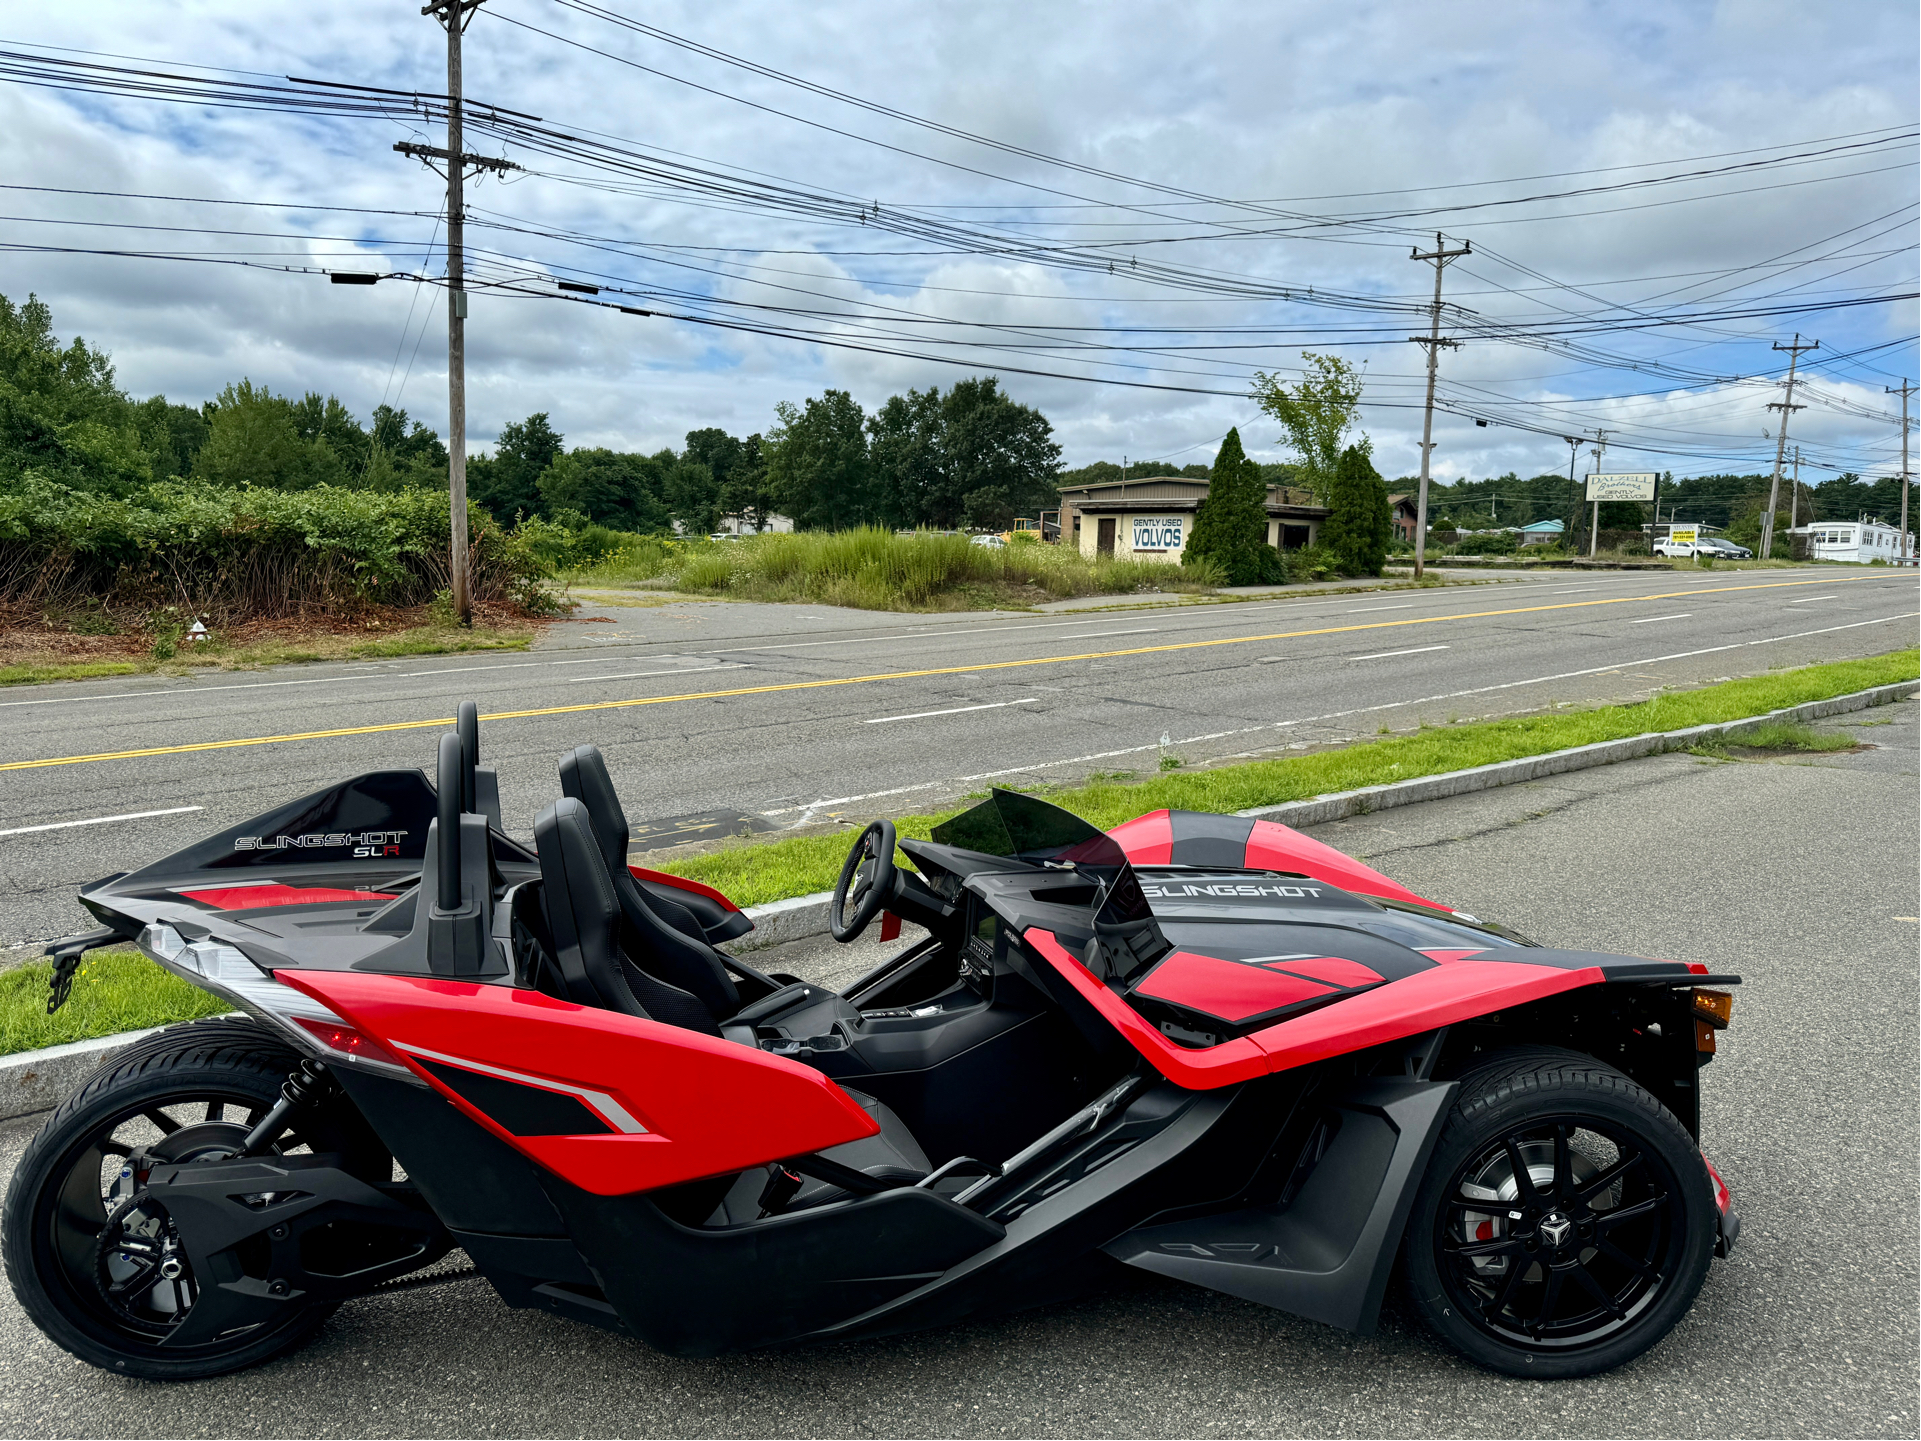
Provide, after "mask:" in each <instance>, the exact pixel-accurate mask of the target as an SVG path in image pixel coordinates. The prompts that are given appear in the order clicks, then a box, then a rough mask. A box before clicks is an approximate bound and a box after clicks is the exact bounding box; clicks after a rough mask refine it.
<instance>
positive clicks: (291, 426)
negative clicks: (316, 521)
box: [193, 380, 358, 490]
mask: <svg viewBox="0 0 1921 1441" xmlns="http://www.w3.org/2000/svg"><path fill="white" fill-rule="evenodd" d="M310 399H315V400H318V397H310ZM334 403H335V404H336V405H338V404H339V402H338V401H336V402H334ZM316 411H317V412H318V415H317V416H316ZM325 418H326V403H325V402H324V401H323V402H320V403H319V405H318V406H306V405H305V404H304V403H303V405H302V406H301V407H300V408H299V409H298V410H296V407H295V405H294V403H293V402H292V401H290V400H288V399H287V398H286V397H285V396H284V395H275V394H274V393H273V392H272V391H271V390H269V389H267V387H266V386H264V385H255V384H254V383H253V382H252V381H251V380H241V381H239V382H238V383H237V384H234V385H229V386H228V387H227V388H226V389H225V390H223V391H221V392H220V398H219V399H218V400H217V401H215V402H214V404H213V407H212V413H211V415H210V416H209V423H208V426H207V439H206V443H205V444H203V445H202V446H201V447H200V450H199V452H198V453H197V454H196V455H195V456H194V462H193V473H194V477H195V478H196V479H198V480H205V481H210V482H211V483H213V484H215V485H226V486H241V485H260V486H269V487H272V488H273V489H275V490H306V489H309V488H310V487H312V486H316V485H327V484H335V485H337V484H339V483H341V482H342V481H344V480H346V479H348V478H349V474H348V471H347V468H346V465H345V463H344V462H343V461H342V459H341V457H340V456H339V455H338V454H337V453H336V452H335V451H334V449H333V447H332V446H331V445H330V444H329V443H328V441H327V438H326V435H325V433H324V430H323V429H322V427H321V425H320V424H318V423H316V422H317V421H318V422H324V420H325ZM347 419H348V423H349V424H351V423H352V417H351V416H349V417H348V418H347ZM303 421H306V422H308V423H309V424H308V433H307V434H304V435H303V434H302V422H303ZM355 428H356V429H358V426H356V427H355Z"/></svg>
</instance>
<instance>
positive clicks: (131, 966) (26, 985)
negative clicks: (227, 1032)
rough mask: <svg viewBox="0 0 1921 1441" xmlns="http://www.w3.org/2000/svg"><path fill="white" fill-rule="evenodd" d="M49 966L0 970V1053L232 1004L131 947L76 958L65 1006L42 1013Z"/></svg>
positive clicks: (212, 1012)
mask: <svg viewBox="0 0 1921 1441" xmlns="http://www.w3.org/2000/svg"><path fill="white" fill-rule="evenodd" d="M52 970H53V963H52V962H51V961H30V962H28V963H27V964H26V965H24V966H20V967H18V968H16V969H14V970H11V971H5V972H0V1055H7V1056H10V1055H12V1054H13V1053H14V1052H15V1051H37V1050H39V1049H40V1048H41V1047H42V1046H58V1045H63V1044H65V1043H66V1042H68V1041H90V1040H92V1039H93V1038H94V1037H96V1036H112V1035H117V1034H118V1033H120V1032H121V1031H140V1030H145V1029H146V1028H147V1027H148V1026H164V1025H167V1024H169V1023H171V1022H173V1021H190V1020H192V1019H193V1018H194V1017H196V1016H218V1015H223V1014H225V1013H226V1012H228V1011H231V1010H232V1009H233V1007H232V1006H231V1005H229V1004H228V1003H227V1002H226V1001H223V1000H221V999H220V997H218V996H213V995H209V994H208V993H207V992H205V991H202V990H198V989H196V988H195V987H193V986H190V985H188V984H187V983H186V982H185V981H183V980H181V979H180V978H179V977H178V976H175V975H172V974H170V973H168V972H166V971H163V970H161V969H160V967H158V966H156V965H155V964H154V963H153V962H152V961H150V960H148V959H147V958H146V957H145V956H143V955H141V954H140V953H139V952H138V951H93V952H90V953H89V954H88V955H87V957H86V959H84V960H83V961H81V963H80V974H79V975H78V976H76V977H75V978H74V983H73V994H72V995H71V996H69V997H68V998H67V1003H66V1005H64V1006H62V1007H61V1008H60V1009H59V1010H58V1011H55V1012H54V1013H53V1014H52V1015H51V1016H50V1015H48V1014H47V979H48V977H49V975H51V973H52Z"/></svg>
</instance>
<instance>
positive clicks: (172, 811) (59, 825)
mask: <svg viewBox="0 0 1921 1441" xmlns="http://www.w3.org/2000/svg"><path fill="white" fill-rule="evenodd" d="M205 809H206V807H205V806H170V807H168V808H167V809H166V810H164V811H129V812H128V813H127V814H126V815H124V816H93V817H91V818H89V819H87V820H84V821H55V822H53V823H52V824H51V825H45V826H15V827H14V828H13V829H12V830H10V831H0V836H24V835H26V834H28V833H29V832H31V831H64V830H69V829H71V828H72V827H74V826H105V825H112V824H113V823H114V822H115V821H144V820H146V819H148V818H149V817H151V816H184V815H185V814H186V813H187V812H188V811H198V810H205Z"/></svg>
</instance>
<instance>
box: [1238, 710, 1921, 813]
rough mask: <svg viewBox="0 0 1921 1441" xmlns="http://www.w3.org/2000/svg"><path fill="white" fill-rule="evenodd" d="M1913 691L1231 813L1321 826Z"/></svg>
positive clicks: (1832, 712)
mask: <svg viewBox="0 0 1921 1441" xmlns="http://www.w3.org/2000/svg"><path fill="white" fill-rule="evenodd" d="M1917 691H1921V682H1917V681H1911V680H1910V681H1898V682H1896V683H1895V684H1893V685H1878V686H1874V687H1872V688H1870V689H1868V690H1861V691H1855V692H1853V693H1852V694H1850V695H1839V696H1831V697H1830V698H1828V699H1827V700H1817V701H1809V702H1808V703H1807V704H1806V705H1797V706H1788V707H1785V708H1784V709H1782V710H1775V711H1769V712H1768V713H1767V714H1766V715H1759V716H1749V717H1747V718H1746V719H1745V720H1736V721H1720V722H1716V723H1715V724H1713V725H1701V726H1689V727H1688V728H1687V729H1685V730H1676V731H1650V732H1649V733H1648V734H1646V735H1638V736H1629V737H1627V738H1626V739H1624V740H1618V741H1598V742H1596V743H1595V744H1594V745H1587V746H1574V747H1572V748H1571V749H1568V750H1564V751H1550V752H1548V753H1547V754H1546V755H1539V756H1524V757H1522V758H1521V759H1520V760H1512V761H1496V762H1495V763H1494V764H1493V765H1485V766H1474V767H1472V768H1470V769H1468V770H1462V771H1446V772H1444V773H1443V774H1441V775H1437V776H1420V777H1418V778H1416V779H1414V780H1407V781H1394V782H1392V783H1391V784H1388V785H1381V786H1364V787H1362V788H1361V789H1360V790H1354V791H1342V792H1340V793H1339V794H1338V795H1331V796H1316V797H1314V798H1313V799H1312V800H1305V801H1289V802H1287V803H1286V804H1284V805H1278V806H1257V807H1255V808H1254V809H1252V810H1245V811H1236V812H1235V813H1234V814H1236V815H1239V816H1254V817H1256V818H1258V819H1260V820H1264V821H1278V822H1279V823H1280V824H1282V825H1284V826H1293V827H1294V828H1295V829H1297V830H1298V829H1300V828H1301V827H1304V826H1321V825H1326V824H1327V823H1328V822H1329V821H1341V820H1346V819H1347V818H1348V817H1350V816H1363V815H1367V814H1368V813H1369V812H1371V811H1384V810H1391V809H1393V808H1394V807H1396V806H1412V805H1419V804H1420V803H1421V802H1422V801H1434V800H1441V799H1443V798H1444V797H1447V796H1459V795H1467V794H1469V793H1471V792H1473V791H1486V790H1493V789H1494V788H1496V787H1497V786H1511V785H1519V784H1521V783H1522V782H1524V781H1533V780H1540V779H1541V778H1542V777H1543V776H1553V775H1560V774H1562V773H1563V772H1565V771H1580V770H1587V769H1589V768H1591V767H1593V766H1611V765H1613V764H1614V763H1615V762H1617V761H1625V760H1633V759H1635V758H1637V757H1639V756H1649V755H1658V754H1660V753H1661V752H1662V751H1678V750H1686V749H1687V748H1688V747H1690V746H1696V745H1700V744H1702V743H1703V742H1705V741H1714V740H1720V739H1723V738H1725V737H1728V736H1736V735H1740V734H1741V733H1742V732H1744V731H1750V730H1753V729H1754V728H1755V727H1757V726H1762V725H1766V724H1767V723H1769V722H1770V721H1812V720H1820V719H1822V718H1823V717H1825V716H1831V715H1841V714H1843V713H1844V712H1847V711H1857V710H1865V709H1867V708H1868V707H1869V706H1877V705H1889V704H1891V703H1893V702H1894V701H1898V700H1904V699H1906V698H1907V697H1908V696H1911V695H1914V694H1915V693H1916V692H1917Z"/></svg>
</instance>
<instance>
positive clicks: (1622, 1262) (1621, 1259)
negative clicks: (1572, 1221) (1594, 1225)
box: [1594, 1236, 1661, 1281]
mask: <svg viewBox="0 0 1921 1441" xmlns="http://www.w3.org/2000/svg"><path fill="white" fill-rule="evenodd" d="M1594 1249H1595V1250H1597V1251H1599V1252H1600V1253H1601V1254H1602V1255H1603V1256H1606V1257H1607V1258H1608V1260H1610V1261H1612V1262H1614V1264H1615V1265H1617V1266H1624V1267H1626V1268H1627V1269H1628V1270H1630V1271H1632V1272H1633V1273H1634V1274H1635V1275H1637V1276H1639V1277H1640V1278H1641V1279H1642V1280H1643V1281H1659V1280H1660V1279H1661V1273H1660V1272H1659V1271H1657V1270H1655V1269H1654V1267H1652V1266H1650V1265H1649V1264H1648V1263H1647V1262H1646V1261H1637V1260H1635V1259H1634V1257H1632V1256H1630V1255H1628V1253H1627V1252H1626V1251H1623V1250H1622V1249H1621V1248H1620V1247H1619V1246H1617V1245H1615V1244H1614V1243H1613V1242H1612V1241H1610V1240H1608V1238H1607V1237H1605V1236H1597V1237H1595V1239H1594Z"/></svg>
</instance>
